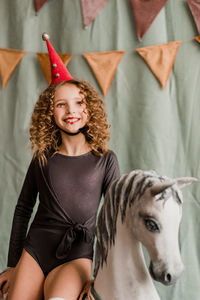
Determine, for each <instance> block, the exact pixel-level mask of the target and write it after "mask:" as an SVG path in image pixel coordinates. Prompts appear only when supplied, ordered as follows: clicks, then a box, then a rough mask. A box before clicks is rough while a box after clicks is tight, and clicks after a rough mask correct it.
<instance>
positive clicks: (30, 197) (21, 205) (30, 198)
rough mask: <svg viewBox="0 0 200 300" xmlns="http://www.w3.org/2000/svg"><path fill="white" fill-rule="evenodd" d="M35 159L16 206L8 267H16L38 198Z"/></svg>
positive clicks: (30, 166)
mask: <svg viewBox="0 0 200 300" xmlns="http://www.w3.org/2000/svg"><path fill="white" fill-rule="evenodd" d="M37 193H38V190H37V185H36V178H35V160H34V159H33V160H32V161H31V163H30V165H29V168H28V171H27V174H26V177H25V180H24V184H23V187H22V190H21V193H20V196H19V199H18V202H17V205H16V208H15V213H14V218H13V223H12V231H11V236H10V245H9V254H8V267H15V266H16V264H17V262H18V260H19V258H20V256H21V253H22V249H23V245H24V241H25V238H26V233H27V227H28V223H29V220H30V217H31V214H32V211H33V207H34V205H35V202H36V198H37Z"/></svg>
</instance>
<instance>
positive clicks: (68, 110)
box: [66, 104, 75, 114]
mask: <svg viewBox="0 0 200 300" xmlns="http://www.w3.org/2000/svg"><path fill="white" fill-rule="evenodd" d="M66 113H68V114H73V113H75V107H74V105H73V104H69V105H66Z"/></svg>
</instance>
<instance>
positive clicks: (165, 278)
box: [164, 273, 172, 283]
mask: <svg viewBox="0 0 200 300" xmlns="http://www.w3.org/2000/svg"><path fill="white" fill-rule="evenodd" d="M164 280H165V282H166V283H171V281H172V276H171V274H169V273H166V274H165V277H164Z"/></svg>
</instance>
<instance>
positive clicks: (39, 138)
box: [30, 79, 110, 164]
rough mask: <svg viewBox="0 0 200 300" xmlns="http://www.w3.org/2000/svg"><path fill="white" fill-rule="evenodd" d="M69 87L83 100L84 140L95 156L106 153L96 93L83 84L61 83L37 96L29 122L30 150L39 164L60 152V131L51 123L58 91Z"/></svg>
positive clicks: (101, 106) (102, 117)
mask: <svg viewBox="0 0 200 300" xmlns="http://www.w3.org/2000/svg"><path fill="white" fill-rule="evenodd" d="M68 83H71V84H74V85H76V86H77V87H78V88H79V89H80V93H81V94H82V95H83V96H84V101H85V103H86V108H87V110H88V115H89V120H88V122H87V124H86V125H87V131H86V133H85V136H86V140H87V142H88V143H89V145H90V148H91V150H92V151H93V153H94V154H95V155H98V156H101V155H103V154H105V153H106V152H107V151H108V141H109V138H110V132H109V124H108V122H107V118H106V112H105V105H104V101H103V100H102V99H101V98H100V96H99V95H98V93H97V92H96V90H95V89H94V88H93V87H92V86H91V85H90V84H89V83H88V82H86V81H84V80H78V79H73V80H70V81H62V82H60V83H58V84H56V85H54V86H53V85H50V86H48V88H47V89H46V90H45V91H44V92H43V93H42V94H41V95H40V96H39V99H38V101H37V102H36V104H35V108H34V111H33V114H32V118H31V127H30V141H31V149H32V150H33V152H34V156H35V157H37V158H38V159H39V161H40V162H41V163H42V164H45V163H46V161H47V157H48V156H49V154H50V153H52V152H53V153H54V152H56V151H58V150H59V147H60V145H61V143H62V139H61V134H60V130H59V128H58V127H57V125H56V123H55V121H54V95H55V91H56V89H57V88H58V87H60V86H62V85H65V84H68Z"/></svg>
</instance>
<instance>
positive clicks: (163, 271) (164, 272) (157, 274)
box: [149, 262, 184, 285]
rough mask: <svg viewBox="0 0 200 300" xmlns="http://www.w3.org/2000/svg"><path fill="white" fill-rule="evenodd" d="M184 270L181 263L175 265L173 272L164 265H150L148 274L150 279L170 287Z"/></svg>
mask: <svg viewBox="0 0 200 300" xmlns="http://www.w3.org/2000/svg"><path fill="white" fill-rule="evenodd" d="M183 270H184V266H183V264H182V262H181V263H180V264H179V265H176V268H175V270H170V268H168V267H167V266H166V265H165V264H158V263H155V264H154V263H152V262H151V263H150V266H149V272H150V274H151V277H152V278H153V279H154V280H156V281H159V282H161V283H163V284H164V285H171V284H174V283H175V282H176V280H177V279H178V278H179V277H180V276H181V274H182V272H183Z"/></svg>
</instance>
